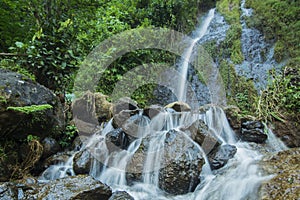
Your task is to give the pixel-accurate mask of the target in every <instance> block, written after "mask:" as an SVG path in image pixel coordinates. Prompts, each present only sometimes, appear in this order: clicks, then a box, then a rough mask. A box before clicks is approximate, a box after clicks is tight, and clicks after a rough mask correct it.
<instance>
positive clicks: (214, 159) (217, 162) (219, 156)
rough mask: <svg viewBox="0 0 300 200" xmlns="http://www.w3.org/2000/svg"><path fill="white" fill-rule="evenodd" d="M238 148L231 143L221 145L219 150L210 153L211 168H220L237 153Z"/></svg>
mask: <svg viewBox="0 0 300 200" xmlns="http://www.w3.org/2000/svg"><path fill="white" fill-rule="evenodd" d="M236 151H237V148H236V147H235V146H233V145H230V144H225V145H221V146H219V147H218V149H217V151H213V152H211V153H210V154H208V159H209V163H210V167H211V169H213V170H214V169H220V168H221V167H223V166H224V165H226V164H227V162H228V160H229V159H231V158H233V157H234V155H235V154H236Z"/></svg>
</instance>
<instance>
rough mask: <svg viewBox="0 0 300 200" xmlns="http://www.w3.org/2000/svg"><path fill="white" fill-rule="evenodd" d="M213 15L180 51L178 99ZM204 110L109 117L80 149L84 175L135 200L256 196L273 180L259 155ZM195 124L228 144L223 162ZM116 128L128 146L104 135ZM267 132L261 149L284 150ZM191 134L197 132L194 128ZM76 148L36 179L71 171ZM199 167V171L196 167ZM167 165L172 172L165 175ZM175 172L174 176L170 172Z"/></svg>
mask: <svg viewBox="0 0 300 200" xmlns="http://www.w3.org/2000/svg"><path fill="white" fill-rule="evenodd" d="M243 2H244V1H243ZM243 13H244V15H249V13H250V14H251V12H250V10H247V9H244V10H243ZM215 17H217V19H220V16H219V15H218V14H217V13H215V10H214V9H212V10H210V11H209V13H208V15H207V16H206V17H205V18H204V20H203V23H202V25H201V27H200V28H199V30H198V31H196V37H195V39H194V40H193V41H192V43H191V44H190V46H189V47H188V48H187V49H186V51H185V52H184V54H183V58H184V59H183V61H182V68H181V73H182V78H181V80H180V83H179V85H178V91H179V92H178V94H179V95H178V96H179V100H181V101H185V95H186V94H185V93H186V79H187V73H188V64H189V62H190V60H191V59H192V56H193V51H194V47H195V45H196V44H197V43H198V42H199V41H200V40H201V39H202V38H203V40H206V39H207V38H211V37H213V38H214V37H215V36H211V37H210V36H207V35H206V33H207V31H208V32H209V31H210V30H209V25H210V23H211V22H212V21H214V20H215V21H218V20H216V18H215ZM221 21H223V20H222V19H221ZM219 23H221V22H219ZM222 23H223V22H222ZM224 27H225V28H222V30H220V32H223V31H224V30H225V31H226V29H227V28H226V27H227V26H226V25H224ZM207 108H208V109H206V110H205V111H203V112H200V113H199V112H198V110H197V111H193V112H176V111H175V110H174V109H171V108H162V109H161V110H160V111H159V112H158V114H157V115H155V116H154V117H151V119H150V117H149V118H148V117H147V116H146V115H145V114H144V112H143V110H135V112H134V114H132V116H130V117H129V119H127V120H126V121H125V122H124V124H118V125H116V124H114V121H113V120H114V119H113V120H111V121H110V122H108V123H107V125H106V126H105V127H104V129H103V130H100V131H99V132H97V133H95V134H93V135H91V136H89V138H88V139H87V141H86V142H84V144H83V146H82V148H81V149H80V151H85V150H88V151H89V152H90V153H91V154H92V158H91V160H92V161H91V166H90V171H89V174H90V175H91V176H93V177H94V178H95V179H97V180H99V181H101V182H103V183H105V184H107V185H109V186H110V187H111V188H112V189H113V191H118V190H120V191H126V192H128V193H129V194H130V195H131V196H133V197H134V199H135V200H145V199H146V200H151V199H158V200H186V199H191V200H214V199H222V200H240V199H249V200H252V199H253V200H254V199H257V198H258V197H257V196H256V194H257V193H258V189H259V187H260V184H261V183H262V181H265V180H268V179H270V178H272V176H265V175H263V174H262V173H261V171H260V168H259V165H258V163H259V162H260V160H261V159H262V156H263V155H262V154H261V153H260V152H259V151H257V150H256V149H255V147H253V145H250V144H249V143H246V142H243V141H240V140H239V139H238V138H237V136H236V134H235V133H234V131H233V130H232V129H231V127H230V125H229V123H228V121H227V118H226V115H225V113H224V111H223V110H222V109H221V108H220V107H217V106H212V105H209V106H208V107H207ZM130 113H132V112H130ZM197 122H203V124H204V126H203V127H202V128H203V130H204V131H203V132H204V133H208V134H210V135H209V137H211V138H213V140H210V142H211V141H213V145H212V146H213V147H212V148H215V149H213V150H217V149H218V148H222V147H225V146H227V145H228V146H233V147H234V148H236V153H235V155H234V156H233V158H231V159H229V160H228V162H227V161H226V162H227V164H226V163H225V164H226V165H225V166H223V167H221V168H218V169H212V167H211V165H210V164H211V163H210V159H211V157H209V156H211V155H210V153H211V152H213V151H207V149H205V147H204V146H205V142H206V140H205V139H206V138H208V136H207V135H205V134H204V133H203V134H204V136H205V137H206V138H205V139H204V142H203V143H202V144H199V141H198V142H196V139H194V138H193V137H194V136H195V135H193V134H194V133H193V132H192V131H191V130H190V129H193V128H194V127H195V126H196V129H197V130H198V129H201V128H198V126H197ZM195 124H196V125H195ZM116 126H119V127H116ZM136 127H137V128H136ZM205 128H207V130H206V129H205ZM118 129H122V130H124V134H125V132H126V131H127V132H126V138H125V136H124V135H123V136H122V137H121V138H122V139H121V141H119V142H120V143H122V142H124V141H125V140H126V142H124V143H126V145H127V146H126V145H124V147H122V148H120V146H123V144H121V145H119V146H118V145H116V144H114V143H113V142H111V141H110V138H109V137H110V134H111V133H112V132H114V131H117V130H118ZM125 130H126V131H125ZM133 130H134V131H133ZM268 131H269V133H268V135H269V138H268V140H267V142H266V145H265V146H261V148H266V149H267V150H270V151H280V150H284V149H286V147H285V146H284V144H283V143H281V142H280V141H278V139H277V138H276V137H275V136H274V134H273V133H272V131H271V130H268ZM119 134H121V132H120V133H119ZM196 134H202V132H201V133H198V132H197V131H196ZM123 137H124V138H125V139H124V138H123ZM127 143H128V144H127ZM215 146H217V147H215ZM202 148H203V149H202ZM210 150H211V149H210ZM77 152H78V151H76V152H73V153H71V155H70V157H69V159H68V160H67V161H66V162H64V163H59V164H57V165H52V166H50V167H49V168H48V169H47V170H46V171H45V172H44V173H43V174H42V175H41V177H40V179H39V180H40V181H47V180H53V179H56V178H61V177H64V176H68V175H74V174H75V173H74V171H73V160H74V156H75V154H76V153H77ZM199 166H201V169H198V168H199ZM180 167H182V168H183V169H184V170H185V171H183V172H182V171H172V170H173V168H179V169H181V168H180ZM168 168H169V169H170V170H171V173H170V174H164V173H167V172H166V170H167V169H168ZM195 168H196V169H197V170H198V171H197V170H195ZM175 172H176V173H178V174H174V173H175ZM172 175H174V176H176V177H178V178H181V179H182V180H181V181H182V182H184V181H186V180H188V181H189V182H188V183H187V182H184V184H182V186H183V187H185V192H182V193H178V194H177V193H176V192H177V191H176V189H177V188H175V189H173V188H172V187H171V188H170V187H169V188H168V187H167V186H166V184H168V183H166V181H174V182H175V183H172V184H173V187H176V184H177V182H176V181H177V180H176V177H175V178H174V177H172ZM170 177H171V178H170ZM166 179H169V180H166ZM172 184H171V185H172ZM168 193H169V194H168ZM174 193H175V194H174ZM172 194H173V195H172Z"/></svg>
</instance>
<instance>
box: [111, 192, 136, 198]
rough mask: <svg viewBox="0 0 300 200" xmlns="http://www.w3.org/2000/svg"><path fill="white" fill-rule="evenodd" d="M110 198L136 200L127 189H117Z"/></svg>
mask: <svg viewBox="0 0 300 200" xmlns="http://www.w3.org/2000/svg"><path fill="white" fill-rule="evenodd" d="M109 200H134V198H133V197H132V196H130V195H129V194H128V193H127V192H125V191H117V192H114V193H113V194H112V196H111V197H110V198H109Z"/></svg>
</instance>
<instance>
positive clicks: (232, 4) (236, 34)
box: [217, 0, 244, 64]
mask: <svg viewBox="0 0 300 200" xmlns="http://www.w3.org/2000/svg"><path fill="white" fill-rule="evenodd" d="M217 9H218V11H219V12H220V13H221V14H223V16H224V17H225V20H226V21H227V22H228V23H229V24H230V25H231V26H230V28H229V30H228V31H227V35H226V38H225V41H224V42H223V44H222V48H223V49H224V51H223V53H224V54H225V56H228V57H230V58H231V60H232V62H233V63H235V64H240V63H242V62H243V60H244V56H243V53H242V45H241V36H242V26H241V24H240V15H241V14H240V12H241V11H240V1H239V0H221V1H218V3H217Z"/></svg>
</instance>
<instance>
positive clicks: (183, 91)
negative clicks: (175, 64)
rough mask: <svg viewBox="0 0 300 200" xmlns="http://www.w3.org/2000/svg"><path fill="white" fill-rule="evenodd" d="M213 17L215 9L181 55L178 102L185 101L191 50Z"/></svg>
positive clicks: (209, 13) (210, 12)
mask: <svg viewBox="0 0 300 200" xmlns="http://www.w3.org/2000/svg"><path fill="white" fill-rule="evenodd" d="M214 15H215V9H211V10H210V11H209V12H208V14H207V16H206V17H205V18H204V20H203V22H202V24H201V26H200V27H199V29H198V30H196V32H195V36H196V37H195V39H193V40H192V42H191V44H190V46H189V47H188V48H187V49H186V51H185V52H184V53H183V56H182V57H183V60H182V64H181V70H180V74H181V80H180V83H179V84H178V91H179V92H178V94H179V95H178V100H179V101H183V102H185V101H186V99H185V98H186V87H187V85H186V82H187V72H188V67H189V63H190V60H191V57H192V55H193V50H194V47H195V45H196V44H197V42H198V41H199V40H200V39H201V38H202V37H203V36H204V35H205V33H206V31H207V29H208V26H209V24H210V22H211V20H212V19H213V17H214Z"/></svg>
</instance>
